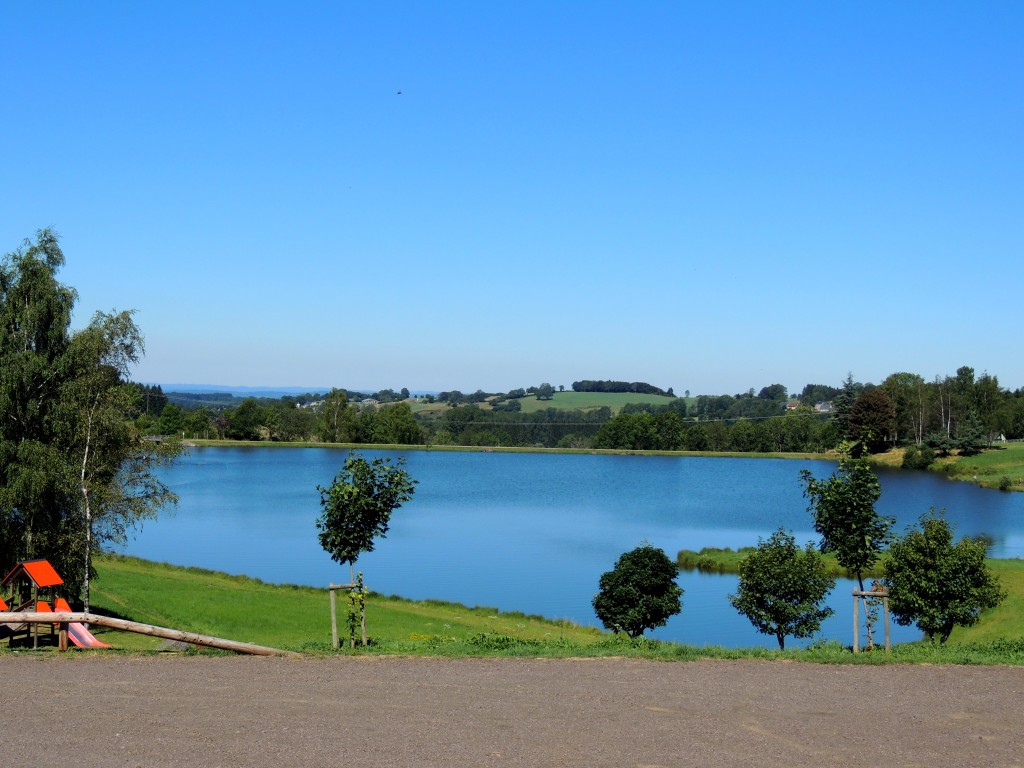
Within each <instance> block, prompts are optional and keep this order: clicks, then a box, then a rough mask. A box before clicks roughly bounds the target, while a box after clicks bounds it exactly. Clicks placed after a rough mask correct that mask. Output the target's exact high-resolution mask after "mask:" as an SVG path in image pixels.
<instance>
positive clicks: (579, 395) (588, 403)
mask: <svg viewBox="0 0 1024 768" xmlns="http://www.w3.org/2000/svg"><path fill="white" fill-rule="evenodd" d="M673 400H675V398H672V397H665V396H664V395H640V394H634V393H631V392H555V394H554V395H553V396H552V398H551V399H550V400H538V399H537V398H536V397H534V396H532V395H530V396H529V397H524V398H521V399H520V400H519V402H520V403H521V404H522V406H523V409H522V412H523V413H536V412H537V411H544V410H547V409H548V408H558V409H560V410H563V411H571V410H591V409H594V408H603V407H608V408H610V409H611V410H612V413H613V414H614V413H618V412H619V411H621V410H622V407H623V406H624V405H629V404H637V405H667V404H669V403H671V402H672V401H673Z"/></svg>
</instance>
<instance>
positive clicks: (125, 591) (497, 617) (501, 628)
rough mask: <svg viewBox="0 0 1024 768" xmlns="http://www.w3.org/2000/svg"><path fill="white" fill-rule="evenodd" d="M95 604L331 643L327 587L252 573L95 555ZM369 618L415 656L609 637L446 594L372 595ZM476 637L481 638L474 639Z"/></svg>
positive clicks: (227, 631) (274, 642) (272, 641)
mask: <svg viewBox="0 0 1024 768" xmlns="http://www.w3.org/2000/svg"><path fill="white" fill-rule="evenodd" d="M96 568H97V571H98V572H99V578H98V579H96V581H95V582H94V583H93V592H92V604H93V610H95V611H96V612H98V613H107V614H110V615H113V616H118V617H122V618H127V619H131V620H133V621H139V622H142V623H145V624H156V625H158V626H162V627H170V628H173V629H180V630H183V631H187V632H197V633H202V634H208V635H213V636H215V637H224V638H228V639H231V640H239V641H242V642H250V643H256V644H259V645H268V646H271V647H275V648H284V649H289V650H307V651H328V650H330V639H331V623H330V602H329V593H328V591H327V590H325V589H315V588H313V587H301V586H292V585H277V584H267V583H265V582H262V581H259V580H256V579H250V578H248V577H245V576H230V575H228V574H224V573H218V572H214V571H207V570H203V569H199V568H179V567H175V566H170V565H165V564H160V563H152V562H149V561H146V560H139V559H136V558H131V557H116V556H104V557H100V558H97V561H96ZM347 610H348V609H347V601H346V599H345V596H344V593H340V592H339V593H338V614H339V616H338V624H339V627H338V631H339V635H342V636H344V637H347V636H348V627H347V624H346V622H347ZM366 612H367V623H368V625H369V634H370V636H371V640H372V643H373V647H375V648H377V649H386V650H388V651H391V652H396V653H416V652H422V651H423V650H425V649H430V648H432V647H433V646H438V645H444V644H447V643H459V642H470V641H475V642H477V643H483V642H484V640H481V639H480V638H479V636H481V635H486V636H491V637H493V636H499V635H500V636H508V637H511V638H518V639H520V640H523V641H544V642H555V641H559V640H563V639H564V640H566V641H569V642H571V643H572V644H573V645H581V646H582V645H587V644H590V643H594V642H597V641H599V640H600V639H601V637H602V633H601V632H600V631H598V630H597V629H594V628H591V627H581V626H578V625H576V624H572V623H568V622H558V621H551V620H547V619H544V618H542V617H539V616H526V615H524V614H521V613H503V612H499V611H498V610H497V609H494V608H488V607H476V608H468V607H466V606H463V605H459V604H455V603H445V602H440V601H433V600H428V601H423V602H413V601H411V600H404V599H402V598H398V597H386V596H383V595H378V594H371V595H370V596H369V597H368V599H367V607H366ZM116 638H117V640H116V645H117V647H120V648H126V647H128V648H136V649H148V648H154V647H155V646H156V645H158V644H159V643H160V640H158V639H154V638H150V637H146V636H143V635H131V634H127V633H117V634H116ZM474 639H475V640H474Z"/></svg>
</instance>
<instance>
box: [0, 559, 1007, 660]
mask: <svg viewBox="0 0 1024 768" xmlns="http://www.w3.org/2000/svg"><path fill="white" fill-rule="evenodd" d="M992 563H993V567H995V568H997V570H998V573H999V575H1000V578H1001V579H1002V580H1003V584H1004V586H1005V587H1006V588H1007V589H1008V590H1009V591H1010V598H1008V599H1007V601H1006V602H1004V604H1003V605H1001V606H1000V607H999V608H997V609H996V610H994V611H992V612H990V614H987V615H986V616H985V617H983V620H982V623H981V624H980V625H979V626H978V627H975V628H973V629H971V630H957V631H956V632H954V633H953V638H952V639H951V640H950V642H949V643H947V644H946V645H945V646H938V645H931V644H928V643H923V642H922V643H905V644H901V645H897V646H895V647H894V648H893V651H892V653H890V654H886V653H884V652H882V651H881V650H880V649H876V650H875V651H872V652H867V653H859V654H853V653H851V652H850V650H849V647H848V646H844V645H843V644H842V643H839V642H835V641H829V642H819V643H816V644H814V645H813V646H811V647H810V648H807V649H792V650H786V651H778V650H774V649H769V648H746V649H728V648H719V647H714V646H704V647H697V646H691V645H682V644H678V643H665V642H659V641H656V640H649V639H646V638H638V639H629V638H626V637H624V636H616V635H613V634H611V633H608V632H602V631H600V630H598V629H595V628H593V627H582V626H579V625H576V624H573V623H571V622H565V621H556V620H550V619H545V618H543V617H540V616H529V615H524V614H521V613H506V612H501V611H498V610H496V609H494V608H489V607H483V606H478V607H467V606H464V605H459V604H457V603H446V602H440V601H431V600H428V601H421V602H414V601H410V600H405V599H402V598H398V597H388V596H384V595H377V594H371V595H370V596H369V597H368V599H367V625H368V633H369V636H370V645H369V646H368V647H367V648H362V647H359V646H357V647H356V648H355V649H350V648H348V647H347V644H344V645H343V647H342V648H341V649H340V650H338V651H334V650H333V649H332V648H331V643H330V637H331V630H330V603H329V593H328V591H327V590H325V589H315V588H312V587H302V586H291V585H279V584H267V583H265V582H261V581H258V580H255V579H250V578H247V577H244V576H230V575H227V574H224V573H219V572H214V571H207V570H203V569H197V568H179V567H176V566H170V565H166V564H160V563H153V562H148V561H144V560H138V559H136V558H130V557H119V556H110V555H107V556H103V557H100V558H98V559H97V570H98V572H99V578H97V579H96V581H95V582H94V586H93V606H92V607H93V610H94V611H95V612H97V613H101V614H106V615H111V616H118V617H121V618H126V619H131V620H133V621H138V622H143V623H147V624H156V625H159V626H165V627H171V628H174V629H180V630H185V631H191V632H196V633H200V634H206V635H213V636H215V637H223V638H227V639H231V640H237V641H241V642H249V643H256V644H259V645H266V646H270V647H274V648H280V649H283V650H292V651H299V652H302V653H306V654H312V655H319V656H323V655H331V654H335V653H340V654H345V655H351V654H356V655H361V654H401V655H427V656H454V657H465V656H529V657H544V658H569V657H601V656H604V657H608V656H622V657H638V658H649V659H660V660H666V661H687V660H696V659H703V658H717V659H785V660H798V661H808V662H818V663H853V664H884V663H939V664H1016V665H1020V664H1024V618H1022V617H1024V561H1016V560H1014V561H1006V560H1001V561H992ZM338 614H339V635H340V636H341V638H342V639H343V640H346V639H347V638H348V629H347V626H346V614H347V603H346V600H345V598H344V596H343V594H342V593H339V594H338ZM685 615H686V614H685V600H684V612H683V617H684V619H685ZM97 634H98V635H99V636H100V638H101V639H102V640H104V641H106V642H108V643H110V644H111V645H113V646H114V649H115V650H114V651H109V652H115V653H151V652H158V651H159V646H160V645H161V641H160V640H159V639H156V638H151V637H147V636H143V635H136V634H131V633H127V632H118V631H113V630H104V629H100V628H97ZM3 652H7V651H6V648H4V647H2V646H0V653H3ZM88 652H89V653H94V652H100V651H88ZM102 652H108V651H102ZM187 653H201V654H207V653H223V652H221V651H209V650H195V649H190V650H189V651H187Z"/></svg>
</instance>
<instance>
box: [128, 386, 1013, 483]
mask: <svg viewBox="0 0 1024 768" xmlns="http://www.w3.org/2000/svg"><path fill="white" fill-rule="evenodd" d="M577 383H578V382H577ZM553 391H554V387H552V386H551V385H550V384H542V385H540V386H538V387H529V388H523V389H513V390H510V391H509V392H507V393H499V394H493V393H486V392H483V391H481V390H477V391H476V392H474V393H470V394H464V393H462V392H459V391H458V390H453V391H450V392H442V393H439V395H438V396H437V397H432V396H429V395H428V396H423V397H421V398H419V400H421V401H424V402H431V401H438V400H439V401H441V402H444V403H446V404H447V405H448V406H449V408H448V409H447V410H445V411H443V412H440V413H438V412H436V411H428V412H426V413H421V414H417V413H415V412H414V411H413V409H412V407H411V405H410V402H415V400H416V398H412V399H409V398H403V397H402V395H407V394H408V390H407V389H404V388H403V389H402V390H401V391H398V392H396V391H394V390H390V389H389V390H381V391H380V392H377V393H374V396H373V397H367V396H366V394H365V393H359V392H351V391H348V390H344V389H335V390H332V391H331V392H330V393H327V394H317V393H310V394H307V395H302V396H285V397H282V398H280V399H279V400H273V399H270V398H254V397H250V398H245V399H243V400H241V401H240V402H239V404H238V405H237V406H236V407H219V408H211V407H208V406H207V405H205V404H204V403H203V401H201V400H200V401H197V403H198V404H197V405H194V407H192V408H183V407H181V406H179V405H178V404H177V403H176V402H175V401H174V400H173V399H171V400H170V401H167V400H166V398H167V395H164V394H163V393H162V392H161V391H160V390H159V387H140V391H139V397H141V398H143V399H144V400H145V402H146V403H147V406H149V405H152V404H154V403H157V404H158V403H160V402H161V399H164V402H165V405H164V406H163V409H162V410H161V411H160V414H159V416H156V417H154V416H153V415H151V413H150V411H151V408H149V407H147V410H146V413H144V414H142V415H140V417H139V420H138V427H139V429H140V430H141V431H142V432H143V433H149V434H164V435H179V436H183V437H186V438H204V437H205V438H212V439H237V440H274V441H284V442H288V441H325V442H352V443H378V444H380V443H388V444H407V445H418V444H425V443H428V444H434V445H467V446H508V447H548V448H557V447H562V448H599V449H617V450H664V451H679V450H687V451H737V452H821V451H827V450H831V449H834V448H835V447H837V446H838V445H839V444H840V442H841V441H843V440H852V441H854V442H856V443H858V444H860V445H862V446H863V447H864V448H865V449H866V450H868V451H872V452H879V451H884V450H888V449H889V448H891V447H893V446H903V447H906V448H907V451H906V459H905V461H906V465H907V466H908V467H925V466H927V465H928V464H930V463H931V461H933V460H934V458H935V457H936V456H939V455H946V454H949V453H951V452H953V451H956V452H959V453H963V454H969V453H972V452H975V451H978V450H980V449H981V448H983V447H985V446H986V445H989V444H991V443H992V442H993V441H994V440H997V439H1000V438H1004V437H1005V438H1007V439H1021V438H1024V390H1017V391H1009V390H1006V389H1003V388H1002V387H1000V386H999V382H998V379H997V378H996V377H995V376H994V375H991V374H989V373H987V372H986V373H982V374H981V375H980V376H978V375H975V373H974V370H973V369H972V368H970V367H969V366H962V367H961V368H959V369H957V371H956V373H955V374H953V375H948V376H937V377H935V378H934V379H933V380H932V381H926V380H925V379H924V378H923V377H922V376H920V375H917V374H910V373H895V374H892V375H890V376H888V377H886V379H884V380H883V382H882V383H881V384H878V385H876V384H872V383H866V384H865V383H859V382H855V381H854V380H853V378H852V376H848V377H847V380H846V381H845V382H843V383H842V385H841V386H839V387H829V386H827V385H822V384H808V385H807V386H806V387H805V388H804V390H803V392H802V393H801V395H800V396H799V398H798V399H789V398H788V396H787V392H786V388H785V387H784V386H782V385H781V384H772V385H769V386H766V387H763V388H762V389H761V390H760V391H757V392H755V390H754V389H750V390H748V391H747V392H746V393H740V394H735V395H699V396H697V397H696V398H693V399H692V400H688V399H687V398H673V399H671V400H669V401H668V402H666V403H664V404H661V405H652V404H646V403H644V404H627V405H625V406H624V407H623V408H622V409H621V411H620V412H619V414H618V415H613V413H612V411H611V410H610V409H608V408H605V407H602V408H593V409H576V410H569V409H556V408H548V409H544V410H541V411H536V412H533V413H529V414H526V413H523V412H522V401H523V399H524V398H526V397H531V396H536V397H538V398H540V399H545V398H550V397H551V396H552V393H553ZM822 396H831V399H830V400H818V399H817V398H818V397H822ZM171 397H172V398H173V397H175V395H174V393H172V396H171ZM367 400H369V401H371V402H369V403H367V402H366V401H367Z"/></svg>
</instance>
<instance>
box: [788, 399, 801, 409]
mask: <svg viewBox="0 0 1024 768" xmlns="http://www.w3.org/2000/svg"><path fill="white" fill-rule="evenodd" d="M799 407H800V401H799V400H790V401H789V402H787V403H786V410H787V411H795V410H796V409H797V408H799Z"/></svg>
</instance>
